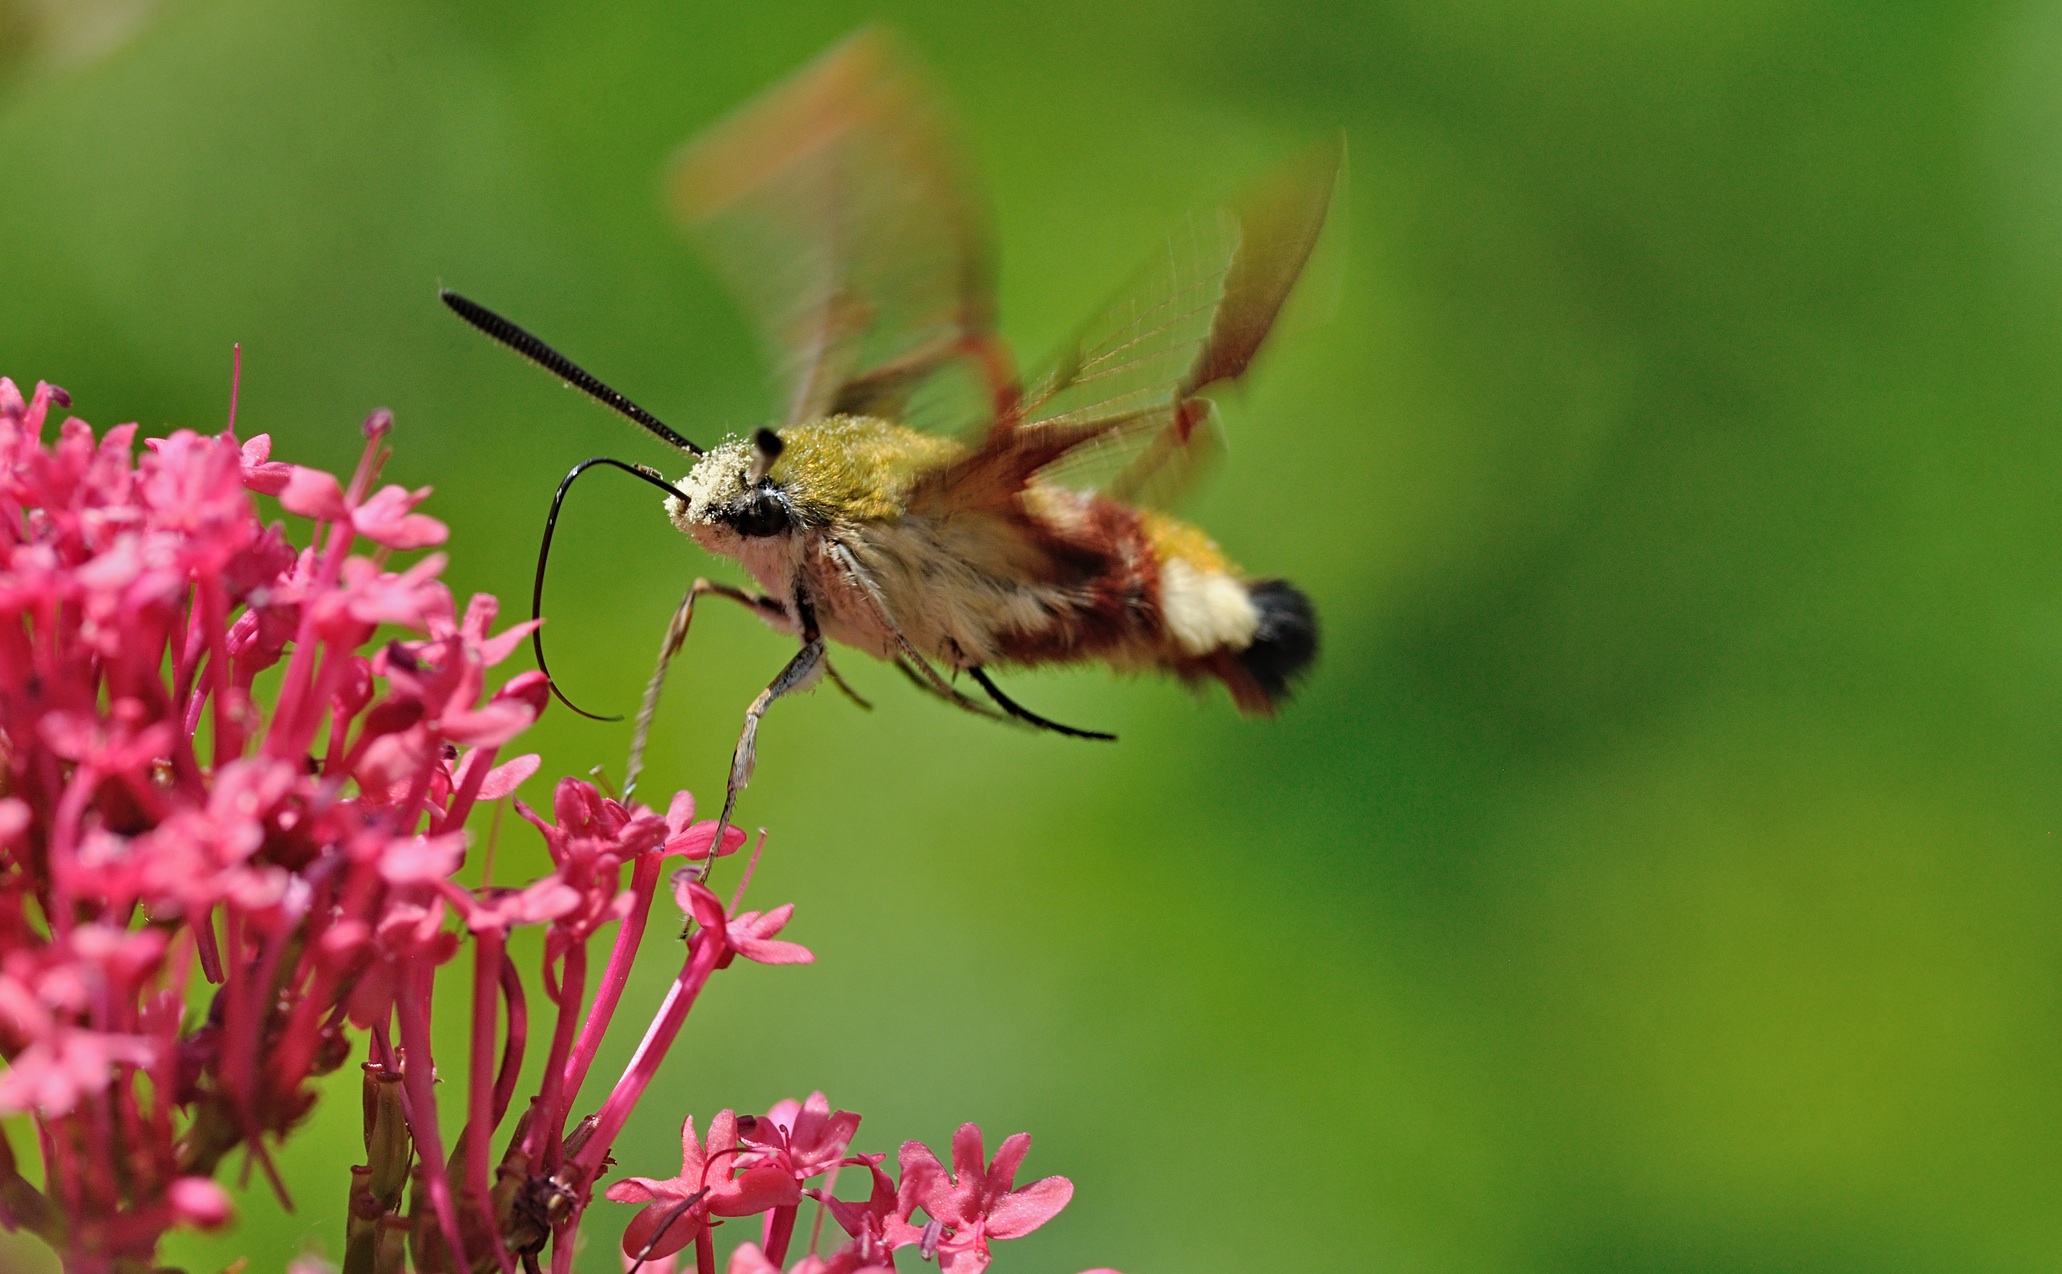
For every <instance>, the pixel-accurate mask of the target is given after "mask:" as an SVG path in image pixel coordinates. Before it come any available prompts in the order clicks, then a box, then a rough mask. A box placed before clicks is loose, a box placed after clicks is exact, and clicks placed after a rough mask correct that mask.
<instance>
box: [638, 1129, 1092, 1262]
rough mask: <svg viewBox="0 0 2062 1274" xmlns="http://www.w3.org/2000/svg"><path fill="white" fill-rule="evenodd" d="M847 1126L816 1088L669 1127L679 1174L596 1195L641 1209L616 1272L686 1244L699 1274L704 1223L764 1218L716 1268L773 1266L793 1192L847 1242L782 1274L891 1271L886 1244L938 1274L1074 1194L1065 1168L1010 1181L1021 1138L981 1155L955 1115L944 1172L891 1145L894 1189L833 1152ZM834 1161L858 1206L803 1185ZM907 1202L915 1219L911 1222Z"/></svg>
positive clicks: (705, 1243)
mask: <svg viewBox="0 0 2062 1274" xmlns="http://www.w3.org/2000/svg"><path fill="white" fill-rule="evenodd" d="M858 1129H859V1116H857V1115H854V1114H852V1113H850V1112H848V1111H843V1110H841V1111H838V1112H836V1113H835V1114H833V1113H832V1112H831V1109H830V1103H829V1102H827V1101H825V1100H824V1096H823V1094H822V1093H811V1094H810V1095H809V1100H808V1101H807V1102H806V1103H797V1102H793V1101H784V1102H782V1103H780V1104H779V1105H777V1106H775V1107H774V1108H773V1109H772V1110H770V1111H768V1112H767V1113H766V1115H765V1116H764V1117H761V1118H753V1117H751V1116H746V1117H745V1118H743V1119H739V1118H737V1117H736V1116H735V1115H733V1114H732V1113H731V1112H730V1111H727V1110H725V1111H721V1112H718V1114H717V1115H716V1118H715V1119H713V1120H711V1121H710V1124H709V1140H708V1142H707V1144H704V1143H703V1142H702V1141H701V1140H699V1139H698V1138H697V1137H696V1136H695V1129H694V1120H693V1119H689V1120H688V1121H687V1122H686V1123H685V1124H684V1125H682V1126H681V1129H680V1175H679V1176H676V1177H672V1178H669V1179H667V1180H664V1181H654V1180H651V1179H650V1178H646V1177H632V1178H630V1179H629V1180H627V1181H620V1182H617V1183H616V1184H615V1185H613V1186H611V1187H609V1191H608V1197H609V1198H611V1199H613V1200H615V1201H616V1202H618V1203H642V1204H644V1205H645V1207H644V1210H643V1211H642V1212H640V1213H638V1214H637V1218H636V1219H635V1220H634V1221H632V1222H631V1223H630V1227H629V1228H628V1229H627V1230H625V1231H624V1232H623V1256H624V1258H625V1266H626V1268H629V1267H634V1266H637V1265H643V1266H644V1267H645V1268H647V1269H654V1268H655V1269H656V1271H657V1274H672V1270H673V1254H674V1253H676V1252H679V1251H680V1250H681V1249H683V1248H685V1247H686V1246H687V1245H688V1244H690V1243H692V1244H694V1246H695V1263H696V1268H697V1269H698V1270H699V1271H701V1274H712V1272H713V1271H714V1269H715V1251H714V1247H713V1246H712V1241H711V1230H710V1227H711V1225H712V1223H713V1222H712V1218H716V1217H742V1216H754V1215H758V1214H760V1213H764V1214H765V1215H766V1221H765V1223H764V1231H763V1233H762V1235H761V1238H760V1241H759V1242H758V1243H745V1244H742V1245H740V1246H739V1247H738V1248H737V1249H736V1250H735V1251H733V1252H732V1253H731V1258H730V1274H780V1269H781V1262H782V1261H783V1260H785V1259H786V1257H787V1252H788V1246H789V1243H790V1241H791V1240H792V1238H793V1236H794V1230H795V1214H796V1210H797V1208H798V1207H799V1206H800V1205H801V1202H802V1200H803V1199H804V1198H805V1197H806V1198H810V1199H814V1200H816V1201H817V1202H818V1203H820V1204H822V1205H823V1206H824V1208H825V1209H826V1210H827V1211H828V1212H829V1213H830V1215H832V1216H833V1217H836V1218H837V1222H838V1225H839V1226H840V1228H842V1229H843V1230H844V1231H845V1233H846V1235H847V1236H848V1238H847V1241H846V1243H845V1244H844V1245H843V1246H841V1247H840V1248H838V1249H837V1251H836V1252H834V1253H833V1254H832V1255H831V1256H829V1257H828V1258H825V1257H820V1256H818V1255H816V1254H815V1252H814V1251H813V1250H812V1251H811V1252H810V1253H809V1254H808V1255H806V1256H804V1257H802V1258H801V1259H800V1260H799V1261H797V1262H796V1263H795V1265H794V1267H793V1274H863V1272H865V1271H881V1272H887V1274H892V1271H893V1270H894V1268H895V1252H896V1250H897V1249H899V1248H905V1247H915V1248H916V1249H918V1252H919V1254H920V1255H921V1256H922V1257H923V1258H924V1259H925V1260H927V1261H928V1260H936V1261H937V1262H938V1267H939V1268H940V1269H942V1270H945V1271H948V1274H981V1271H982V1270H985V1269H987V1268H988V1261H989V1252H988V1242H989V1240H990V1239H1014V1238H1017V1237H1019V1236H1021V1235H1025V1234H1029V1233H1030V1232H1031V1231H1033V1230H1035V1229H1037V1228H1038V1227H1039V1226H1041V1225H1044V1224H1045V1223H1046V1222H1047V1221H1050V1220H1052V1218H1053V1217H1055V1216H1057V1215H1058V1214H1059V1211H1060V1209H1061V1208H1064V1207H1066V1206H1067V1200H1069V1199H1070V1198H1072V1197H1073V1195H1074V1186H1073V1183H1072V1182H1070V1181H1068V1180H1067V1179H1066V1178H1065V1177H1047V1178H1045V1179H1044V1180H1042V1181H1034V1182H1032V1183H1031V1184H1030V1185H1027V1186H1024V1187H1023V1188H1021V1189H1019V1188H1017V1185H1016V1178H1017V1167H1018V1165H1019V1164H1021V1163H1023V1161H1024V1155H1025V1152H1027V1151H1029V1150H1030V1149H1031V1136H1030V1134H1029V1133H1021V1132H1020V1133H1018V1134H1016V1135H1015V1136H1013V1137H1011V1138H1009V1139H1008V1140H1007V1141H1004V1142H1003V1143H1002V1148H1001V1149H1000V1150H997V1151H996V1152H995V1158H994V1159H993V1160H992V1161H991V1160H989V1159H988V1158H987V1157H986V1155H985V1154H984V1153H983V1150H982V1145H981V1130H980V1129H979V1128H976V1127H975V1126H974V1125H972V1124H967V1125H966V1126H964V1127H962V1128H961V1129H960V1130H959V1132H958V1133H957V1134H956V1135H955V1136H954V1137H953V1139H952V1164H953V1172H952V1173H951V1174H948V1173H947V1172H946V1171H945V1169H944V1167H943V1166H942V1165H940V1164H939V1162H938V1157H937V1156H936V1155H934V1154H932V1153H931V1151H930V1148H929V1147H927V1146H925V1145H923V1144H922V1143H920V1142H915V1141H910V1142H904V1143H903V1146H902V1164H901V1167H902V1183H901V1185H900V1186H897V1185H896V1183H895V1182H894V1180H892V1179H891V1178H890V1177H889V1176H888V1174H887V1173H885V1172H883V1171H881V1161H882V1158H883V1156H881V1155H848V1154H847V1153H846V1152H847V1148H848V1147H849V1145H850V1144H851V1141H852V1134H853V1133H855V1132H857V1131H858ZM848 1167H857V1168H864V1169H866V1171H867V1173H868V1174H869V1176H870V1177H871V1178H872V1189H871V1191H870V1193H869V1194H868V1195H867V1198H866V1199H865V1201H864V1202H852V1201H847V1200H841V1199H838V1198H835V1197H833V1196H832V1195H831V1193H830V1191H829V1187H828V1183H826V1186H825V1188H823V1189H810V1188H807V1186H808V1183H809V1181H810V1180H812V1179H814V1178H816V1177H819V1176H826V1175H827V1174H829V1175H833V1176H834V1175H835V1174H836V1172H837V1171H838V1169H840V1168H848ZM919 1211H921V1212H922V1213H923V1214H924V1216H925V1217H926V1218H927V1219H926V1220H924V1221H923V1222H922V1223H921V1224H918V1222H917V1221H916V1216H917V1213H918V1212H919ZM810 1246H811V1248H812V1249H813V1248H814V1247H815V1246H816V1245H815V1244H814V1243H812V1244H811V1245H810ZM654 1263H656V1265H655V1264H654ZM1090 1274H1107V1272H1105V1271H1090Z"/></svg>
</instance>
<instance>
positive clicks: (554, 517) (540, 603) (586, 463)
mask: <svg viewBox="0 0 2062 1274" xmlns="http://www.w3.org/2000/svg"><path fill="white" fill-rule="evenodd" d="M447 295H448V294H447ZM517 330H518V331H520V330H521V329H520V328H519V329H517ZM598 464H605V465H608V466H610V467H611V468H616V469H621V470H622V471H623V472H625V473H627V474H629V475H630V476H631V477H633V478H642V479H644V480H645V481H646V482H649V483H651V484H652V485H653V486H655V487H657V488H658V489H659V490H661V491H664V492H665V493H666V494H667V495H675V496H677V495H679V494H680V492H679V491H678V490H676V489H675V488H674V486H673V484H672V483H670V482H668V481H666V479H665V478H663V477H661V476H660V475H659V472H658V471H657V470H655V469H652V468H649V467H647V466H645V465H641V464H627V463H625V462H624V461H621V460H614V459H611V458H609V457H608V456H595V457H594V458H593V459H591V460H582V461H581V462H580V463H579V464H576V465H574V466H573V469H572V472H570V473H568V474H567V475H566V476H565V479H564V480H563V481H561V482H560V483H559V484H558V492H557V493H556V494H555V495H553V496H552V497H551V512H550V513H548V514H546V515H545V516H544V543H542V544H540V545H538V546H537V582H536V583H535V584H534V585H533V586H532V587H531V589H530V618H531V619H542V618H543V617H544V564H545V563H546V562H547V561H549V560H550V559H551V533H552V531H554V530H555V529H557V527H558V506H559V505H561V504H563V503H565V499H566V491H567V490H568V489H569V488H570V487H571V486H572V485H573V479H575V478H577V477H579V476H580V475H581V474H583V473H585V472H587V471H588V470H589V469H592V468H593V467H594V466H596V465H598ZM530 649H532V650H534V651H536V652H537V671H539V672H541V673H543V674H544V677H545V680H547V681H549V682H550V683H551V693H553V694H555V695H557V696H558V701H559V702H560V703H562V704H564V705H566V706H567V707H568V708H571V709H572V710H573V711H574V712H577V713H579V714H580V715H581V716H583V717H586V718H587V719H588V720H589V721H621V720H622V719H623V718H622V716H621V715H617V716H613V717H604V716H597V715H596V714H594V713H592V712H589V711H587V709H585V708H583V707H581V706H580V705H579V704H577V703H574V702H573V701H572V700H571V699H568V698H566V692H565V691H563V690H560V689H559V688H558V679H557V678H556V677H553V676H552V675H551V669H550V667H549V666H548V665H546V664H545V662H544V630H543V629H542V628H533V629H531V630H530Z"/></svg>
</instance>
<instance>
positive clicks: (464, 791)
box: [430, 745, 501, 836]
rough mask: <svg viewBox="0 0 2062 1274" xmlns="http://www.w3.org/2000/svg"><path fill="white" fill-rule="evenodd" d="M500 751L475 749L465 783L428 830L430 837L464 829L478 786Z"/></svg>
mask: <svg viewBox="0 0 2062 1274" xmlns="http://www.w3.org/2000/svg"><path fill="white" fill-rule="evenodd" d="M500 751H501V748H500V747H499V746H498V745H497V746H494V747H482V748H477V749H475V750H474V752H473V756H472V758H471V759H470V761H469V762H468V764H467V765H466V767H465V783H464V785H463V786H461V787H460V788H459V789H458V790H457V791H456V792H454V793H452V795H451V803H450V804H449V805H448V806H446V807H445V809H444V815H443V817H442V818H439V819H438V820H436V823H435V825H434V826H432V827H431V828H430V835H432V836H439V835H442V834H443V833H445V832H448V831H450V830H452V829H453V828H456V827H464V826H465V820H466V817H467V815H469V814H471V813H472V812H473V802H474V801H475V800H478V799H479V795H480V784H482V783H484V782H486V781H487V771H489V770H491V769H493V768H494V757H495V755H496V754H497V753H499V752H500Z"/></svg>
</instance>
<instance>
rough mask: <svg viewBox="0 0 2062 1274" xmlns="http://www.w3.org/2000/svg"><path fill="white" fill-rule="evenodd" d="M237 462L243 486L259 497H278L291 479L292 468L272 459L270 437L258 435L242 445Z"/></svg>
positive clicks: (268, 435) (269, 435)
mask: <svg viewBox="0 0 2062 1274" xmlns="http://www.w3.org/2000/svg"><path fill="white" fill-rule="evenodd" d="M237 459H238V462H239V464H240V466H241V468H242V472H243V485H244V486H245V487H247V488H249V489H250V490H252V491H255V492H257V493H258V494H259V495H278V494H279V493H280V492H282V491H284V490H286V484H287V483H288V482H290V481H291V480H292V479H293V474H294V466H293V465H290V464H280V463H278V462H277V461H275V460H273V459H272V435H271V434H258V435H256V436H255V437H252V438H250V439H249V440H247V441H246V442H245V443H244V444H243V448H242V450H241V452H240V453H239V455H238V457H237Z"/></svg>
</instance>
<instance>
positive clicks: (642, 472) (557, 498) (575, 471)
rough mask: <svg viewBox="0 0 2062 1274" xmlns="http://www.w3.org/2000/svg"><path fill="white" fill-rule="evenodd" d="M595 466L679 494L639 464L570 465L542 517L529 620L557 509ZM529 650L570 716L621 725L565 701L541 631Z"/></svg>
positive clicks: (539, 595) (603, 460)
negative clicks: (547, 658)
mask: <svg viewBox="0 0 2062 1274" xmlns="http://www.w3.org/2000/svg"><path fill="white" fill-rule="evenodd" d="M598 464H605V465H608V466H609V467H611V468H615V469H621V470H622V471H623V472H625V473H627V474H629V475H630V476H631V477H633V478H640V479H642V480H644V481H646V482H649V483H651V484H652V485H653V486H655V487H657V488H659V489H660V490H661V491H664V492H665V493H666V494H667V495H678V494H680V493H679V492H678V491H677V490H675V489H674V487H673V484H672V483H670V482H668V481H666V480H665V479H664V478H662V477H660V476H659V475H658V473H656V472H655V471H653V470H651V469H649V468H647V467H645V466H644V465H641V464H630V463H628V462H626V461H622V460H616V459H613V458H612V457H609V456H595V457H593V458H591V459H587V460H582V461H581V462H580V463H579V464H576V465H574V466H573V468H572V471H571V472H569V473H567V474H566V476H565V479H564V480H563V481H561V482H560V483H559V484H558V491H557V492H556V493H554V494H553V495H552V497H551V512H550V513H547V514H545V515H544V542H543V543H542V544H540V545H538V546H537V580H536V583H535V584H534V585H532V586H531V589H530V618H531V619H542V618H544V564H545V563H546V562H548V561H550V560H551V534H552V532H553V531H554V530H556V529H557V527H558V506H559V505H561V504H563V503H565V499H566V491H567V490H568V489H569V488H570V487H571V486H572V485H573V479H575V478H577V477H579V476H580V475H581V474H583V473H585V472H587V471H588V470H589V469H592V468H593V467H594V466H596V465H598ZM530 649H531V650H533V651H535V652H536V653H537V671H539V672H541V673H543V674H544V677H545V680H546V681H548V682H550V684H551V693H552V694H554V695H556V696H558V701H559V702H560V703H562V704H564V705H566V707H568V708H571V709H572V710H573V711H574V712H577V713H579V714H580V715H581V716H583V717H586V718H587V719H588V720H589V721H621V720H622V719H623V718H622V717H621V716H620V715H617V716H613V717H604V716H599V715H597V714H595V713H592V712H589V711H587V709H585V708H583V707H581V706H580V705H579V704H577V703H574V702H573V701H572V700H571V699H568V698H566V692H565V691H563V690H560V689H559V688H558V678H556V677H553V676H552V675H551V668H550V667H549V666H548V665H546V664H545V662H544V630H543V629H542V628H533V629H531V630H530Z"/></svg>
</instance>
